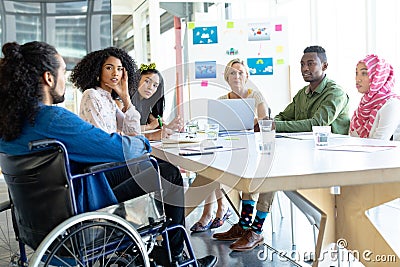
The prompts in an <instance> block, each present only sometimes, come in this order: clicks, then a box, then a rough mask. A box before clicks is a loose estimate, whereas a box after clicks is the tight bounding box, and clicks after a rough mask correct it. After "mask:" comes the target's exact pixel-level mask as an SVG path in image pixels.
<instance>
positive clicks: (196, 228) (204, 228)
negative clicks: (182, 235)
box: [190, 219, 214, 233]
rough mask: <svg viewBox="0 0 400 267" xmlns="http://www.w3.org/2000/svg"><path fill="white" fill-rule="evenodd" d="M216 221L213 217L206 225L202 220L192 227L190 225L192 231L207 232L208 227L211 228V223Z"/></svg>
mask: <svg viewBox="0 0 400 267" xmlns="http://www.w3.org/2000/svg"><path fill="white" fill-rule="evenodd" d="M213 222H214V221H213V220H212V219H211V220H210V221H209V222H208V223H207V224H206V225H203V224H202V223H201V222H197V223H195V224H193V226H192V227H190V231H192V232H193V233H200V232H205V231H207V230H208V229H210V227H211V224H212V223H213Z"/></svg>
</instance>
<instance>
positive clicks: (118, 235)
mask: <svg viewBox="0 0 400 267" xmlns="http://www.w3.org/2000/svg"><path fill="white" fill-rule="evenodd" d="M108 216H109V215H108ZM108 216H107V217H108ZM114 216H115V215H114ZM114 216H111V217H112V218H114ZM84 217H85V216H83V218H84ZM116 220H117V221H118V223H116V222H113V221H107V220H104V219H90V220H85V221H84V222H79V223H75V224H74V225H73V226H69V225H67V226H68V227H67V226H66V229H64V230H63V231H60V234H58V236H57V237H48V238H46V240H44V241H43V243H46V244H43V246H46V247H47V248H46V252H45V253H43V256H40V257H41V260H40V261H41V262H42V263H44V266H51V265H55V266H88V267H89V266H90V267H112V266H132V267H137V266H147V264H148V263H146V262H148V256H147V253H146V248H145V247H144V245H143V241H142V240H141V238H140V235H139V234H138V233H137V232H136V230H135V229H134V228H132V229H133V230H132V229H131V226H130V227H129V230H128V229H126V228H125V225H124V224H126V223H123V224H119V222H120V221H122V219H116ZM55 230H57V229H55ZM132 231H135V232H134V234H132ZM47 239H49V240H47ZM41 246H42V244H41ZM41 246H40V247H39V249H40V248H41ZM36 253H39V252H38V251H37V252H36ZM33 258H35V257H33ZM33 264H35V263H33Z"/></svg>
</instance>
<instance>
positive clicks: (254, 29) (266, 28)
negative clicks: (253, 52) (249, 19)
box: [247, 23, 271, 41]
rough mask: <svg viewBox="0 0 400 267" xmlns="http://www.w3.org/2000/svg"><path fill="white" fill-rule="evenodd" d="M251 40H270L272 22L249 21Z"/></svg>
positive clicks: (248, 36)
mask: <svg viewBox="0 0 400 267" xmlns="http://www.w3.org/2000/svg"><path fill="white" fill-rule="evenodd" d="M247 32H248V35H247V39H248V40H249V41H268V40H271V25H270V23H249V24H248V31H247Z"/></svg>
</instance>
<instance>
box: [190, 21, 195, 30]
mask: <svg viewBox="0 0 400 267" xmlns="http://www.w3.org/2000/svg"><path fill="white" fill-rule="evenodd" d="M194 27H195V25H194V22H188V29H189V30H193V29H194Z"/></svg>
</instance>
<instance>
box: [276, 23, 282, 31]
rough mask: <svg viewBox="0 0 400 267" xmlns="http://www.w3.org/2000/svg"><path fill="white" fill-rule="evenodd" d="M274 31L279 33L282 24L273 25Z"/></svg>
mask: <svg viewBox="0 0 400 267" xmlns="http://www.w3.org/2000/svg"><path fill="white" fill-rule="evenodd" d="M275 31H276V32H281V31H282V24H276V25H275Z"/></svg>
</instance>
